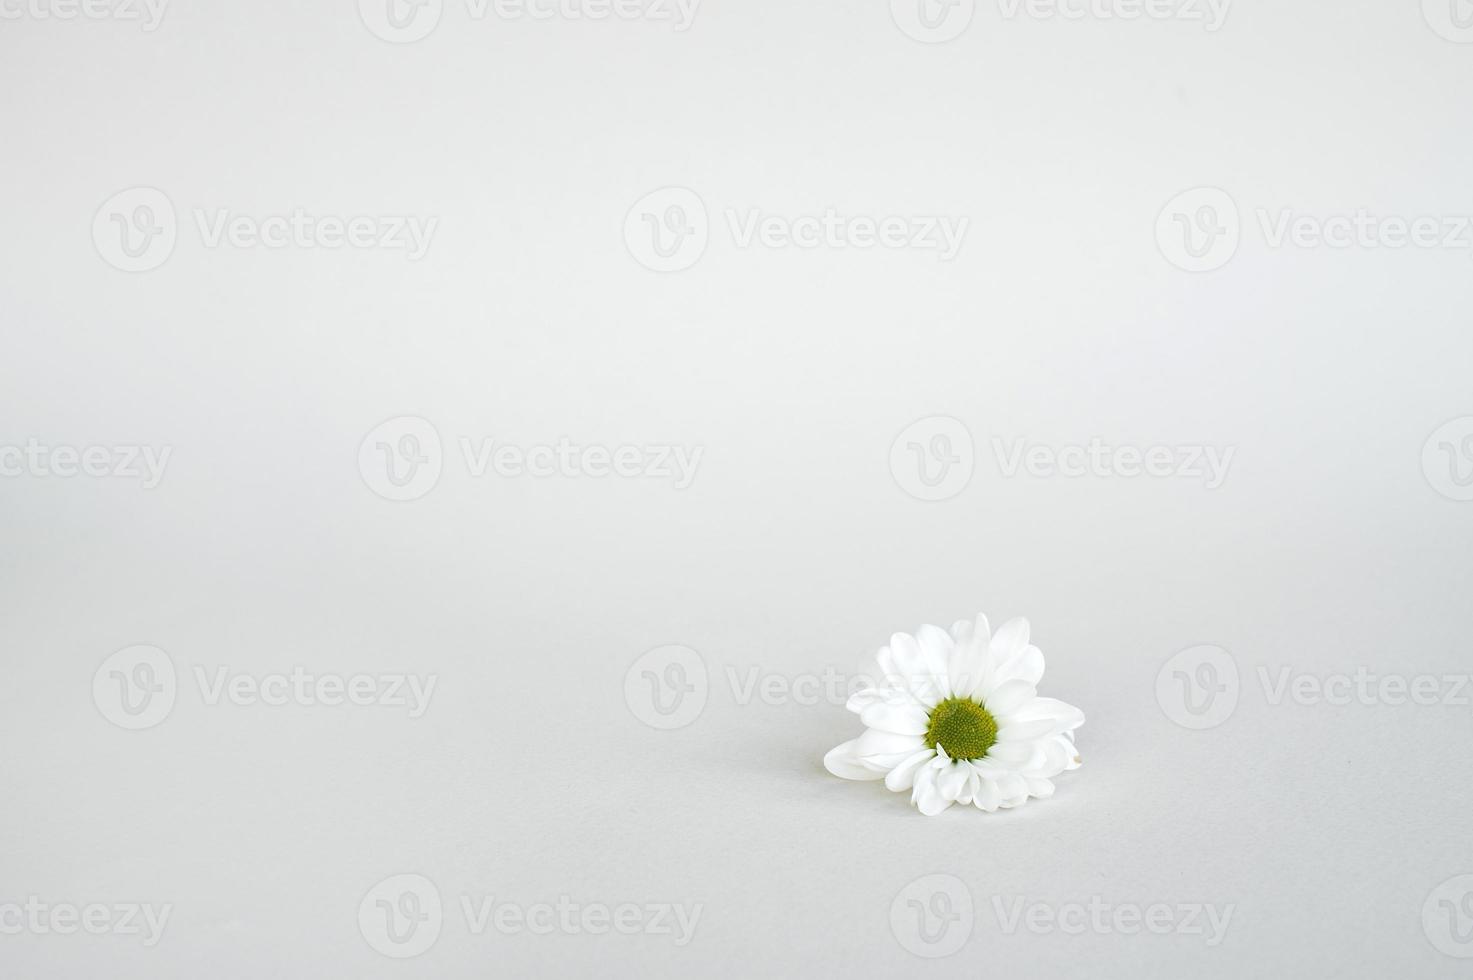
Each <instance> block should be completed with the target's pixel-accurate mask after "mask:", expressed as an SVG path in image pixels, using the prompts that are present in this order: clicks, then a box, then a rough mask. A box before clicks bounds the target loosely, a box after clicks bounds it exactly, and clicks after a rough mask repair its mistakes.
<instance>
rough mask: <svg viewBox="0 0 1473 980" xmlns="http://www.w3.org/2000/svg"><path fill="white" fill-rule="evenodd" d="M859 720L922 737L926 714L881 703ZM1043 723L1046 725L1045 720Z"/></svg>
mask: <svg viewBox="0 0 1473 980" xmlns="http://www.w3.org/2000/svg"><path fill="white" fill-rule="evenodd" d="M859 720H860V721H862V722H864V723H865V725H867V726H868V727H870V728H878V729H879V730H880V731H882V732H894V733H896V734H898V735H924V734H926V725H927V723H928V717H927V715H926V712H925V711H924V710H923V709H922V708H921V707H920V705H917V704H910V705H900V704H887V703H885V702H883V701H881V702H877V703H875V704H871V705H869V706H868V707H867V708H865V709H864V710H863V711H862V712H860V714H859ZM1044 723H1045V724H1047V723H1048V722H1047V719H1045V721H1044ZM1045 734H1050V732H1046V733H1045Z"/></svg>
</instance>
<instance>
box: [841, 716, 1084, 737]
mask: <svg viewBox="0 0 1473 980" xmlns="http://www.w3.org/2000/svg"><path fill="white" fill-rule="evenodd" d="M865 724H866V725H868V724H869V722H868V721H866V722H865ZM1058 731H1059V729H1058V726H1057V724H1056V723H1055V722H1054V720H1053V719H1052V718H1038V719H1035V720H1032V721H1029V720H1027V719H1024V720H1021V721H1020V720H1018V717H1017V716H1016V715H1012V716H1009V718H1008V720H1007V721H1006V722H1005V723H1003V724H1001V725H998V726H997V740H998V741H999V742H1028V741H1032V740H1033V739H1035V738H1043V737H1044V736H1046V735H1055V734H1058Z"/></svg>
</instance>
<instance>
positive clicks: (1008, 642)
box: [991, 616, 1028, 663]
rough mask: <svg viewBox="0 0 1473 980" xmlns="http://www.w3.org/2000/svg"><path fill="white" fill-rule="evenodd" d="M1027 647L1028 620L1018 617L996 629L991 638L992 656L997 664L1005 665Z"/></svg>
mask: <svg viewBox="0 0 1473 980" xmlns="http://www.w3.org/2000/svg"><path fill="white" fill-rule="evenodd" d="M1027 645H1028V620H1026V619H1024V618H1023V617H1021V616H1019V617H1018V618H1017V619H1010V620H1008V621H1007V622H1006V623H1003V624H1002V625H1001V626H999V627H998V628H997V632H996V633H995V634H993V637H992V644H991V647H992V656H993V658H994V659H995V660H996V661H997V662H998V663H1007V661H1008V659H1009V658H1011V657H1012V656H1013V655H1014V654H1016V653H1020V652H1022V650H1023V648H1024V647H1026V646H1027Z"/></svg>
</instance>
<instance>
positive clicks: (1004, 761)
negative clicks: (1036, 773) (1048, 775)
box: [987, 739, 1045, 772]
mask: <svg viewBox="0 0 1473 980" xmlns="http://www.w3.org/2000/svg"><path fill="white" fill-rule="evenodd" d="M1043 746H1044V742H1043V741H1041V740H1038V739H1033V740H1029V741H1026V742H994V743H993V745H992V748H990V749H988V750H987V760H988V761H990V762H993V763H995V764H996V765H997V766H998V767H1000V768H1003V769H1007V770H1008V771H1010V772H1022V771H1030V772H1031V771H1032V770H1034V769H1041V768H1043V766H1044V762H1045V757H1044V750H1043Z"/></svg>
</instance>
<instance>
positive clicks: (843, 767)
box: [823, 739, 885, 779]
mask: <svg viewBox="0 0 1473 980" xmlns="http://www.w3.org/2000/svg"><path fill="white" fill-rule="evenodd" d="M857 741H859V740H858V739H850V740H849V741H847V742H845V743H843V744H842V745H836V746H834V747H833V748H832V749H830V750H829V753H828V755H826V756H824V757H823V767H824V768H825V769H827V770H828V771H829V772H831V773H833V774H834V775H835V776H838V777H840V778H842V779H883V778H884V777H885V774H884V773H882V772H875V771H874V770H872V769H866V768H865V767H864V766H862V765H860V764H859V760H858V759H857V758H855V755H854V743H855V742H857Z"/></svg>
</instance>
